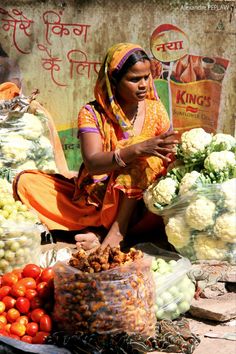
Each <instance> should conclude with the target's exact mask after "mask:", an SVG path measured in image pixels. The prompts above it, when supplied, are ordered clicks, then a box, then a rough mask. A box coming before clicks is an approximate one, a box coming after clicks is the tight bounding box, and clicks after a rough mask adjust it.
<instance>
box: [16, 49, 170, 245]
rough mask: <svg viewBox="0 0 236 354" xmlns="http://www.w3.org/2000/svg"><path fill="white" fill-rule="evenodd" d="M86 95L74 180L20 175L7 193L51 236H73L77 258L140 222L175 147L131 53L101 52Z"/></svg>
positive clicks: (146, 74) (138, 53) (145, 68)
mask: <svg viewBox="0 0 236 354" xmlns="http://www.w3.org/2000/svg"><path fill="white" fill-rule="evenodd" d="M94 93H95V101H93V102H90V103H88V104H86V105H85V106H84V107H82V109H81V110H80V112H79V117H78V137H79V139H80V146H81V153H82V157H83V164H82V165H81V168H80V171H79V174H78V177H75V178H71V179H68V178H65V177H64V176H62V175H58V174H46V173H43V172H41V171H37V170H26V171H23V172H21V173H20V174H19V175H17V176H16V178H15V180H14V185H13V188H14V195H15V198H18V199H20V200H21V201H22V202H23V203H25V204H26V205H27V206H28V207H30V208H33V209H34V210H36V211H37V213H38V215H39V218H40V219H41V221H42V222H43V223H44V224H45V225H46V226H47V227H48V229H49V230H50V231H51V232H52V233H56V232H58V230H67V231H71V232H73V234H74V237H75V242H76V246H77V248H83V249H85V250H91V249H94V248H96V247H98V245H99V244H100V243H101V244H102V246H103V247H105V246H106V245H107V244H109V245H110V246H117V245H119V244H120V242H121V241H122V240H123V239H124V237H125V235H127V233H129V231H130V230H131V228H132V227H134V226H135V225H137V223H140V222H141V221H142V220H144V218H145V215H147V213H148V212H147V211H146V210H145V208H144V204H143V201H142V195H143V191H144V190H145V189H146V188H147V187H148V186H149V185H150V184H151V183H153V182H154V181H155V180H156V179H157V178H158V177H160V176H161V175H163V174H165V172H166V167H167V165H168V164H169V162H170V161H171V159H170V156H171V155H172V154H173V152H174V148H175V144H176V143H177V140H176V137H175V134H176V132H173V131H169V129H170V121H169V118H168V114H167V112H166V110H165V108H164V106H163V104H162V102H161V101H160V99H159V98H158V96H157V93H156V90H155V86H154V82H153V79H152V76H151V71H150V59H149V57H148V55H147V54H146V53H145V51H144V50H143V49H142V48H141V47H140V46H139V45H136V44H130V43H119V44H117V45H114V46H113V47H111V48H110V49H109V50H108V53H107V55H106V57H105V60H104V62H103V64H102V66H101V69H100V72H99V74H98V79H97V82H96V85H95V89H94Z"/></svg>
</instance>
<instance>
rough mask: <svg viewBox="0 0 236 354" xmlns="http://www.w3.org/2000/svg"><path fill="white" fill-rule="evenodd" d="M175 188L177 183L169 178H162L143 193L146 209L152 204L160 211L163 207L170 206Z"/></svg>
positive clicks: (174, 194)
mask: <svg viewBox="0 0 236 354" xmlns="http://www.w3.org/2000/svg"><path fill="white" fill-rule="evenodd" d="M177 188H178V182H176V181H175V180H173V179H172V178H170V177H166V178H163V179H161V180H160V181H159V182H157V183H154V184H152V185H151V186H150V187H149V188H148V189H147V190H146V191H145V192H144V202H145V203H146V204H147V207H149V205H150V204H152V205H154V206H156V208H159V209H161V208H162V207H163V206H166V205H169V204H171V202H172V201H173V199H174V198H175V197H176V192H177ZM151 208H152V207H151ZM149 210H150V209H149Z"/></svg>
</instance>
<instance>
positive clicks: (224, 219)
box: [214, 212, 236, 243]
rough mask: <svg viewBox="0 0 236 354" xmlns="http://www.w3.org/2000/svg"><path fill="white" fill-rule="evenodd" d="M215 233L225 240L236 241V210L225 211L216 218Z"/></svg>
mask: <svg viewBox="0 0 236 354" xmlns="http://www.w3.org/2000/svg"><path fill="white" fill-rule="evenodd" d="M214 233H215V235H216V236H217V237H218V238H219V239H221V240H222V241H224V242H228V243H235V242H236V212H234V213H224V214H222V215H220V216H218V218H217V219H216V222H215V226H214Z"/></svg>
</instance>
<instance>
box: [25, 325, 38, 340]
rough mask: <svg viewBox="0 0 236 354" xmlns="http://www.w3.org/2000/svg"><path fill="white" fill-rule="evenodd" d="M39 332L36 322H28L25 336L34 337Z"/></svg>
mask: <svg viewBox="0 0 236 354" xmlns="http://www.w3.org/2000/svg"><path fill="white" fill-rule="evenodd" d="M38 330H39V325H38V323H36V322H29V323H27V325H26V334H28V335H29V336H31V337H34V336H35V335H36V333H37V332H38Z"/></svg>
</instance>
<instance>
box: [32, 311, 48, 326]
mask: <svg viewBox="0 0 236 354" xmlns="http://www.w3.org/2000/svg"><path fill="white" fill-rule="evenodd" d="M44 315H45V311H44V310H43V309H41V308H37V309H34V310H33V311H32V312H31V320H32V321H34V322H37V323H39V322H40V319H41V318H42V317H43V316H44Z"/></svg>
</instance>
